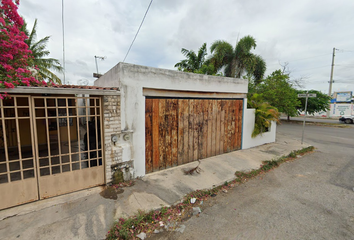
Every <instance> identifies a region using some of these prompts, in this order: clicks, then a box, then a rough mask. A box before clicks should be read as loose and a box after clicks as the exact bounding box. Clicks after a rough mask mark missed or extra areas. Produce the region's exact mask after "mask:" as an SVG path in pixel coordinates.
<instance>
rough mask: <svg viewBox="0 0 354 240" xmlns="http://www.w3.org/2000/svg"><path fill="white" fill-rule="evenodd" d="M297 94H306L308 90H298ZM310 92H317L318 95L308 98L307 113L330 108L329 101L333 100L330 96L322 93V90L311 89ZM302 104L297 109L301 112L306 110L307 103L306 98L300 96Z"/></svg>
mask: <svg viewBox="0 0 354 240" xmlns="http://www.w3.org/2000/svg"><path fill="white" fill-rule="evenodd" d="M296 92H297V94H304V93H306V92H307V91H305V90H297V91H296ZM308 92H309V93H315V94H316V97H315V98H308V99H307V113H308V114H314V113H316V112H322V111H324V112H326V111H327V110H329V107H330V105H329V102H330V100H331V97H329V96H328V95H327V94H324V93H321V92H320V91H317V90H309V91H308ZM299 100H300V105H299V106H297V110H298V111H299V112H302V111H305V103H306V98H300V99H299Z"/></svg>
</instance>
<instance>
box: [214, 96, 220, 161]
mask: <svg viewBox="0 0 354 240" xmlns="http://www.w3.org/2000/svg"><path fill="white" fill-rule="evenodd" d="M220 129H221V100H216V136H215V138H216V139H215V154H216V155H219V154H221V152H220V141H221V138H220Z"/></svg>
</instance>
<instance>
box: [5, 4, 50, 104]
mask: <svg viewBox="0 0 354 240" xmlns="http://www.w3.org/2000/svg"><path fill="white" fill-rule="evenodd" d="M18 6H19V0H15V1H13V0H1V2H0V88H5V89H6V88H14V87H17V86H47V85H48V84H49V85H53V83H51V82H50V83H47V82H45V81H44V80H41V81H39V80H38V79H36V77H35V73H36V69H35V68H34V69H31V68H30V67H29V61H30V60H31V51H30V50H29V48H28V46H27V44H26V43H25V42H24V40H25V39H27V36H26V35H25V33H24V32H22V31H20V28H21V26H22V25H23V19H22V17H21V16H20V15H19V14H18V12H17V9H18ZM3 92H4V93H5V94H4V93H0V98H4V95H6V90H4V91H3Z"/></svg>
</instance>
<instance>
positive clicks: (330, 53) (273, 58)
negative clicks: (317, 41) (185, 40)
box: [266, 53, 332, 66]
mask: <svg viewBox="0 0 354 240" xmlns="http://www.w3.org/2000/svg"><path fill="white" fill-rule="evenodd" d="M327 55H332V54H331V53H326V54H321V55H316V56H312V57H306V58H300V59H295V60H291V61H289V62H285V63H292V62H297V61H302V60H306V59H310V58H316V57H322V56H327ZM273 59H275V58H273ZM268 60H269V59H268ZM266 61H267V59H266ZM272 65H280V62H279V63H278V64H270V66H272Z"/></svg>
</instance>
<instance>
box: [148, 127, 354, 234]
mask: <svg viewBox="0 0 354 240" xmlns="http://www.w3.org/2000/svg"><path fill="white" fill-rule="evenodd" d="M301 127H302V126H301V125H297V124H282V125H280V126H279V127H278V134H279V135H286V136H289V137H296V138H299V139H300V138H301ZM353 135H354V128H345V129H342V128H333V127H319V126H306V135H305V141H306V142H307V143H310V144H313V145H314V146H315V147H316V148H317V149H316V151H315V153H313V154H310V155H307V156H304V157H302V158H299V159H297V160H295V161H293V162H288V163H285V164H282V165H281V166H280V167H279V168H277V169H275V170H273V171H271V172H269V173H267V174H265V175H262V176H260V177H258V178H256V179H253V180H250V181H249V182H247V183H245V184H243V185H241V186H239V187H236V188H235V189H233V190H231V191H229V192H228V193H226V194H224V193H223V194H219V196H217V197H215V198H213V199H212V200H211V201H208V202H206V203H204V204H203V205H204V206H203V205H202V207H203V208H204V209H203V211H202V213H201V214H200V216H199V217H192V218H190V219H189V220H187V221H186V222H184V223H183V224H184V225H185V226H186V230H185V231H184V233H183V234H181V233H170V232H168V233H167V232H165V233H163V234H158V235H155V236H154V237H153V238H152V239H354V205H353V203H354V191H353V187H354V142H353Z"/></svg>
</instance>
